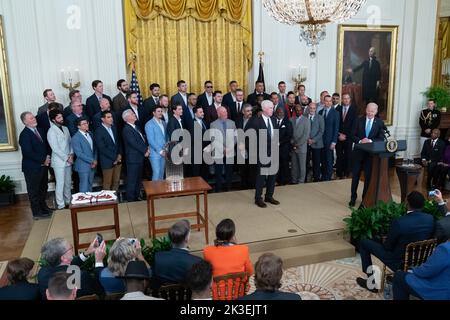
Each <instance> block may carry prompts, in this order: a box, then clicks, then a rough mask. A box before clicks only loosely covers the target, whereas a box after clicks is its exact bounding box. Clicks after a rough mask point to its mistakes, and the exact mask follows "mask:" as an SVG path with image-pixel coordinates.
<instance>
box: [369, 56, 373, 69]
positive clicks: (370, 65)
mask: <svg viewBox="0 0 450 320" xmlns="http://www.w3.org/2000/svg"><path fill="white" fill-rule="evenodd" d="M369 69H372V58H370V60H369Z"/></svg>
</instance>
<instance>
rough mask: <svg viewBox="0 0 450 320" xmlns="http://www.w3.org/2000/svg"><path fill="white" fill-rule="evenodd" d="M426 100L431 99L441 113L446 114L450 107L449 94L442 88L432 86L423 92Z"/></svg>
mask: <svg viewBox="0 0 450 320" xmlns="http://www.w3.org/2000/svg"><path fill="white" fill-rule="evenodd" d="M423 95H424V96H425V97H426V98H427V99H433V100H434V101H435V102H436V108H437V109H439V110H440V111H441V112H447V108H448V107H450V92H449V90H448V89H447V88H445V87H443V86H432V87H429V88H428V89H427V91H425V92H423Z"/></svg>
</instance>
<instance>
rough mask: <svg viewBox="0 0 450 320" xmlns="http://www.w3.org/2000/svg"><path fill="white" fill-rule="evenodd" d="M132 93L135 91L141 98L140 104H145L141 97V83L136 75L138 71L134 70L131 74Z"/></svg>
mask: <svg viewBox="0 0 450 320" xmlns="http://www.w3.org/2000/svg"><path fill="white" fill-rule="evenodd" d="M131 91H134V92H136V93H137V95H138V98H139V104H142V103H143V100H142V96H141V89H140V88H139V82H138V79H137V75H136V70H135V69H134V68H133V72H132V73H131Z"/></svg>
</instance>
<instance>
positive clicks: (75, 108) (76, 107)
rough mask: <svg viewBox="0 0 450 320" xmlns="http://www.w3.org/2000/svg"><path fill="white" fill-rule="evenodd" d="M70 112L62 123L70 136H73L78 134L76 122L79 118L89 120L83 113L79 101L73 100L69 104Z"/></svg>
mask: <svg viewBox="0 0 450 320" xmlns="http://www.w3.org/2000/svg"><path fill="white" fill-rule="evenodd" d="M70 107H71V109H72V111H71V112H70V114H69V115H68V116H67V117H66V118H65V119H64V122H65V124H66V126H67V129H69V132H70V136H72V137H73V136H74V135H75V133H77V132H78V126H77V120H78V119H79V118H85V119H89V117H88V115H87V114H86V113H85V112H84V111H83V104H82V103H81V101H78V100H74V101H72V102H71V103H70Z"/></svg>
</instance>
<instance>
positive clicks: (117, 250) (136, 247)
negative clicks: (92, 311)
mask: <svg viewBox="0 0 450 320" xmlns="http://www.w3.org/2000/svg"><path fill="white" fill-rule="evenodd" d="M134 260H140V261H144V262H145V264H146V265H147V267H148V268H149V269H150V267H149V265H148V263H147V262H146V261H145V259H144V257H143V256H142V252H141V244H140V243H139V241H137V240H136V239H124V238H119V239H117V240H116V242H114V244H113V245H112V247H111V249H110V251H109V256H108V266H107V267H106V268H104V269H103V270H102V272H101V273H100V283H101V285H102V286H103V288H104V289H105V293H106V294H113V293H122V292H125V291H126V287H125V282H124V281H123V279H120V278H117V277H123V276H124V275H125V270H126V268H127V265H128V262H130V261H134Z"/></svg>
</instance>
